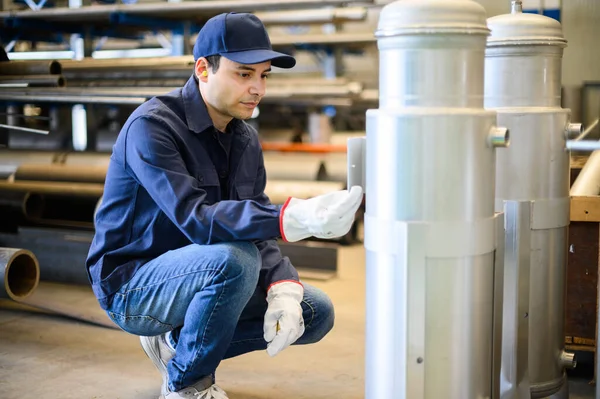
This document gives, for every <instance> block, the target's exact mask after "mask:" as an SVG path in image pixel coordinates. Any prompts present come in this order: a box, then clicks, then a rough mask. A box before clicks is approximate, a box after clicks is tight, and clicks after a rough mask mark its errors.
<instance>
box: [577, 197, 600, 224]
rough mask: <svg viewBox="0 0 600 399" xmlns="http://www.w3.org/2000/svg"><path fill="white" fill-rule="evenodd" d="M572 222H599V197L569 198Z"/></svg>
mask: <svg viewBox="0 0 600 399" xmlns="http://www.w3.org/2000/svg"><path fill="white" fill-rule="evenodd" d="M571 221H572V222H600V196H597V195H595V196H576V197H571Z"/></svg>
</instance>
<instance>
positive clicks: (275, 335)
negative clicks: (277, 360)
mask: <svg viewBox="0 0 600 399" xmlns="http://www.w3.org/2000/svg"><path fill="white" fill-rule="evenodd" d="M303 297H304V287H303V286H302V285H301V284H300V283H297V282H291V281H283V282H280V283H275V284H274V285H272V286H271V288H269V291H268V292H267V303H268V306H267V313H265V322H264V325H263V331H264V338H265V341H267V342H268V343H269V344H268V345H267V353H268V354H269V355H270V356H275V355H276V354H278V353H279V352H281V351H282V350H284V349H285V348H287V347H288V346H290V345H291V344H293V343H294V342H296V340H297V339H298V338H300V337H301V336H302V334H304V318H303V317H302V306H300V303H301V302H302V298H303Z"/></svg>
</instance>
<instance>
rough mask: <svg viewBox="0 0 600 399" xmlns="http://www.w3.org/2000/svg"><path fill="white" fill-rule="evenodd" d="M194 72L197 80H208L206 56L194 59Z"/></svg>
mask: <svg viewBox="0 0 600 399" xmlns="http://www.w3.org/2000/svg"><path fill="white" fill-rule="evenodd" d="M194 73H195V74H196V77H197V78H198V80H199V81H201V82H206V81H207V80H208V62H207V61H206V58H204V57H200V58H198V59H197V60H196V65H195V66H194Z"/></svg>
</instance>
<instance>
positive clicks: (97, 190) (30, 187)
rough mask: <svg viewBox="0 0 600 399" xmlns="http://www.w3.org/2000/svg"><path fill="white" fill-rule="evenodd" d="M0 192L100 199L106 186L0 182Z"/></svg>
mask: <svg viewBox="0 0 600 399" xmlns="http://www.w3.org/2000/svg"><path fill="white" fill-rule="evenodd" d="M0 190H4V191H16V192H23V191H26V192H31V193H34V194H57V195H69V196H75V197H96V198H99V197H101V196H102V193H103V191H104V185H103V184H93V183H60V182H58V183H55V182H42V181H28V182H13V183H7V182H0Z"/></svg>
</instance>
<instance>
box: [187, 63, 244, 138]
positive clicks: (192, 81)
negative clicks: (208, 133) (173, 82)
mask: <svg viewBox="0 0 600 399" xmlns="http://www.w3.org/2000/svg"><path fill="white" fill-rule="evenodd" d="M181 97H182V98H183V108H184V111H185V119H186V121H187V125H188V127H189V129H190V130H191V131H193V132H195V133H202V132H203V131H205V130H206V129H208V128H209V127H213V126H214V124H213V122H212V119H210V115H208V110H207V109H206V104H205V103H204V99H202V95H201V94H200V89H199V88H198V81H197V80H196V77H195V76H194V75H192V76H190V78H189V79H188V81H187V82H186V84H185V85H184V86H183V89H182V91H181ZM242 126H244V123H243V122H242V121H241V120H238V119H235V118H234V119H232V121H231V122H229V126H228V129H229V130H230V131H231V132H232V133H243V132H245V129H241V128H242ZM240 130H242V131H240Z"/></svg>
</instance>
